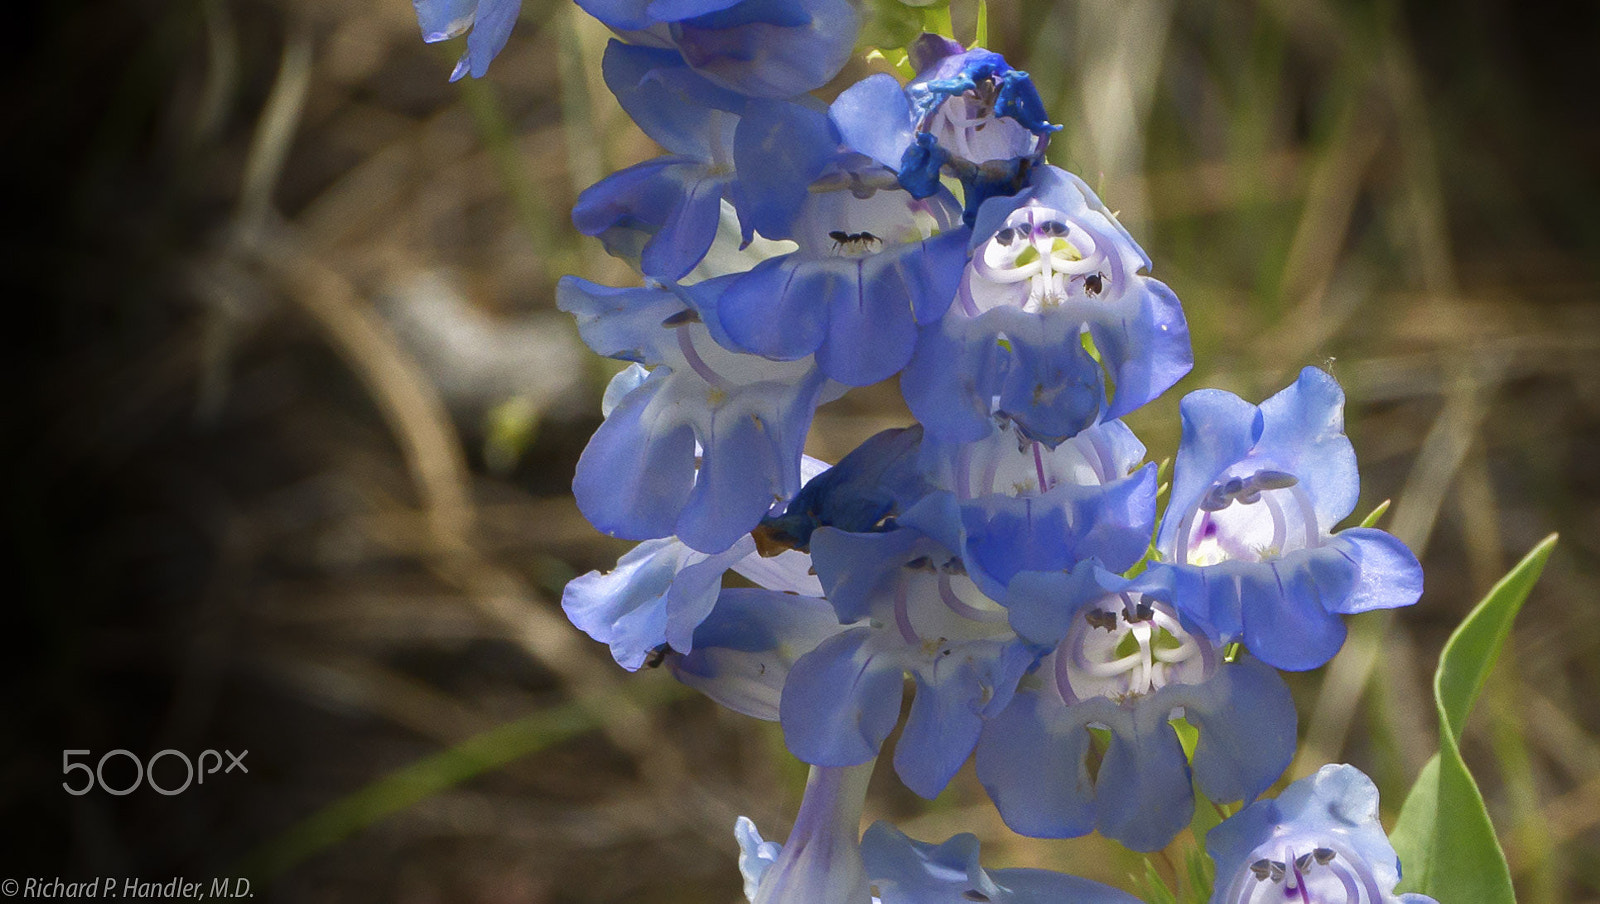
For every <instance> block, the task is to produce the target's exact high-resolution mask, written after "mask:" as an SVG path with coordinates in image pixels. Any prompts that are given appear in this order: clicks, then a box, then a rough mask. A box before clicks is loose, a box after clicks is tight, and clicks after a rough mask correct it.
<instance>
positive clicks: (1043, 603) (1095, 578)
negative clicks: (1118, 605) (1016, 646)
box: [1004, 562, 1128, 705]
mask: <svg viewBox="0 0 1600 904" xmlns="http://www.w3.org/2000/svg"><path fill="white" fill-rule="evenodd" d="M1127 586H1128V582H1127V581H1126V580H1125V579H1123V578H1122V577H1121V576H1119V575H1116V574H1113V573H1112V572H1109V571H1107V570H1105V569H1104V568H1102V567H1100V565H1099V563H1096V562H1083V563H1080V564H1079V565H1078V566H1077V567H1076V568H1074V569H1073V570H1072V573H1071V574H1062V573H1061V572H1042V571H1024V572H1022V573H1020V574H1018V575H1016V576H1015V577H1013V578H1012V579H1011V584H1010V585H1009V586H1008V587H1007V588H1006V595H1005V597H1004V600H1005V605H1006V613H1007V615H1008V616H1009V618H1010V622H1011V628H1012V630H1014V631H1016V632H1017V634H1019V635H1021V636H1022V637H1024V638H1027V639H1028V640H1029V641H1030V642H1032V643H1036V644H1039V645H1041V646H1046V647H1053V646H1055V645H1056V644H1058V643H1060V642H1061V641H1062V640H1063V639H1065V638H1066V636H1067V631H1068V629H1070V628H1071V627H1072V623H1073V621H1075V620H1076V619H1077V618H1078V612H1079V610H1080V609H1082V607H1083V604H1085V603H1088V602H1092V601H1094V600H1097V599H1099V598H1100V597H1103V596H1105V595H1106V594H1108V593H1119V592H1121V591H1123V590H1125V589H1127ZM1063 705H1064V704H1063Z"/></svg>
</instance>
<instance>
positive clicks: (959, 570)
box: [939, 558, 967, 574]
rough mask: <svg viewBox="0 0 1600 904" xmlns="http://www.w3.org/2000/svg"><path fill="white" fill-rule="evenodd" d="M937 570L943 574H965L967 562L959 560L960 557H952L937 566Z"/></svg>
mask: <svg viewBox="0 0 1600 904" xmlns="http://www.w3.org/2000/svg"><path fill="white" fill-rule="evenodd" d="M939 570H940V571H942V572H944V573H945V574H966V573H967V563H965V562H963V561H961V560H960V559H956V558H952V559H949V560H948V561H946V562H945V563H944V564H943V565H941V566H939Z"/></svg>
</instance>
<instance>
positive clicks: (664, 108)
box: [601, 40, 746, 161]
mask: <svg viewBox="0 0 1600 904" xmlns="http://www.w3.org/2000/svg"><path fill="white" fill-rule="evenodd" d="M601 71H602V72H603V73H604V75H605V80H606V87H608V88H610V89H611V93H612V94H615V95H616V97H617V102H618V103H620V104H621V105H622V109H623V110H624V111H625V112H626V113H627V114H628V116H629V118H631V119H632V120H633V121H634V122H635V123H637V124H638V126H639V128H640V130H641V131H643V132H644V133H645V134H646V135H649V136H650V137H651V139H653V140H654V141H655V142H656V144H659V145H661V146H662V147H664V148H666V149H667V151H668V152H670V153H672V154H677V155H682V156H688V157H693V158H695V159H698V160H701V161H710V160H711V159H712V158H713V157H714V156H716V149H717V148H731V147H732V142H733V135H734V129H735V126H736V123H737V117H735V116H718V115H716V113H717V111H726V112H728V113H734V114H737V113H740V112H742V111H743V110H744V108H745V104H746V99H745V98H744V97H743V96H742V95H740V94H737V93H735V92H733V91H729V90H727V89H726V88H720V87H718V86H716V85H713V84H711V83H710V82H708V81H706V80H705V79H704V78H703V77H701V76H699V75H697V74H696V73H695V72H694V71H693V70H692V69H690V68H689V64H688V63H686V62H684V60H683V57H681V56H679V55H678V53H677V52H676V51H673V50H666V49H662V48H658V47H640V46H638V45H634V44H624V43H622V42H621V41H616V40H613V41H611V42H610V43H609V44H607V45H606V52H605V57H604V59H603V60H602V62H601Z"/></svg>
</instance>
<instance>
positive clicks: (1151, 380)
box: [1089, 276, 1194, 418]
mask: <svg viewBox="0 0 1600 904" xmlns="http://www.w3.org/2000/svg"><path fill="white" fill-rule="evenodd" d="M1137 279H1138V280H1139V287H1138V291H1140V292H1141V293H1142V297H1141V300H1140V317H1139V319H1138V320H1137V321H1133V322H1126V321H1119V322H1118V323H1116V324H1108V323H1096V322H1091V323H1090V325H1089V328H1090V332H1091V333H1092V334H1093V336H1094V341H1095V347H1096V348H1097V349H1099V351H1100V354H1101V356H1102V358H1103V359H1104V360H1105V361H1106V362H1107V363H1108V365H1110V367H1111V380H1112V382H1113V383H1114V384H1116V395H1115V396H1114V397H1113V398H1112V400H1111V407H1110V409H1108V410H1107V411H1106V415H1105V416H1106V417H1108V418H1118V417H1122V416H1123V415H1125V414H1127V413H1128V412H1130V411H1133V410H1134V409H1136V408H1139V407H1141V406H1142V405H1144V404H1146V403H1148V402H1150V401H1153V400H1154V399H1155V398H1156V397H1157V396H1159V395H1161V394H1162V393H1163V392H1166V391H1167V390H1168V389H1170V388H1171V387H1172V385H1173V384H1174V383H1177V382H1178V381H1179V380H1181V379H1183V376H1184V374H1187V373H1188V372H1189V371H1190V369H1192V368H1193V367H1194V350H1193V349H1192V348H1191V347H1190V345H1189V323H1188V321H1187V320H1186V319H1184V316H1183V306H1182V305H1181V304H1179V303H1178V296H1176V295H1174V294H1172V290H1171V289H1169V288H1167V286H1166V284H1165V283H1162V282H1159V281H1157V280H1154V279H1150V278H1149V277H1143V276H1141V277H1137Z"/></svg>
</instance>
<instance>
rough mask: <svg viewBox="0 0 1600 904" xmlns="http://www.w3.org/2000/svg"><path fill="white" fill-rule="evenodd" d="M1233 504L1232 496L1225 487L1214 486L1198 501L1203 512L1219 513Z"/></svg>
mask: <svg viewBox="0 0 1600 904" xmlns="http://www.w3.org/2000/svg"><path fill="white" fill-rule="evenodd" d="M1232 504H1233V496H1232V494H1230V493H1229V492H1228V490H1227V488H1226V487H1222V486H1214V487H1212V488H1211V492H1209V493H1207V494H1206V495H1205V498H1203V499H1201V500H1200V510H1201V511H1204V512H1220V511H1222V510H1223V509H1225V508H1227V507H1228V506H1230V505H1232Z"/></svg>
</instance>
